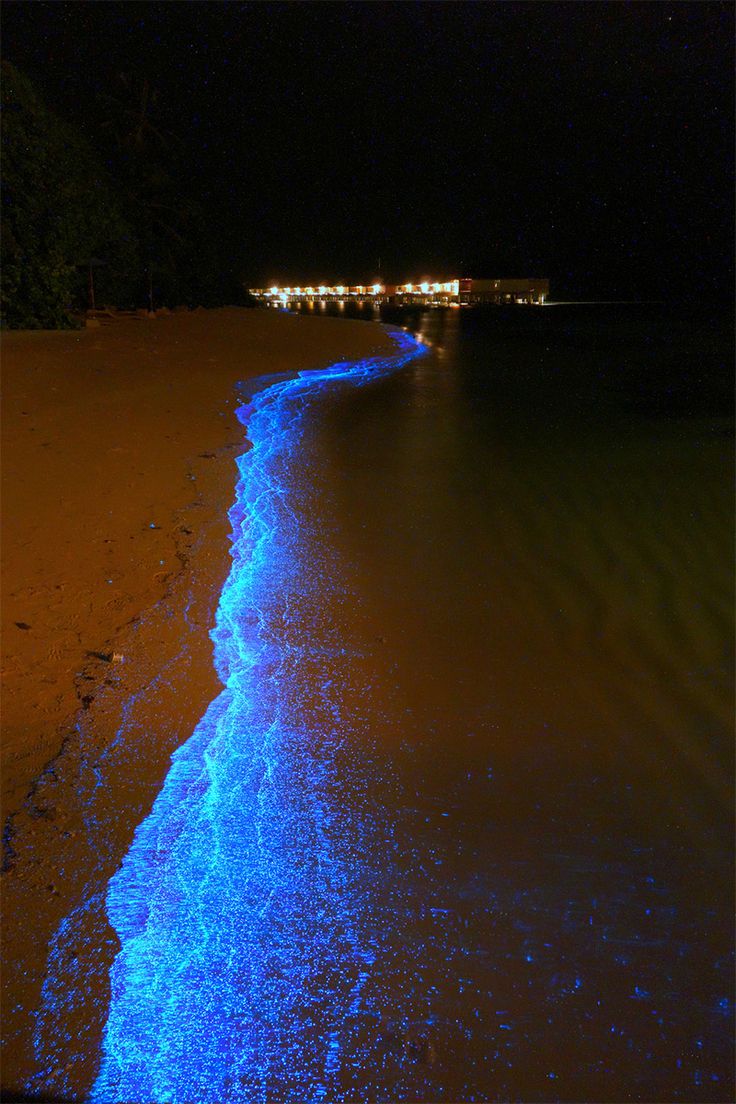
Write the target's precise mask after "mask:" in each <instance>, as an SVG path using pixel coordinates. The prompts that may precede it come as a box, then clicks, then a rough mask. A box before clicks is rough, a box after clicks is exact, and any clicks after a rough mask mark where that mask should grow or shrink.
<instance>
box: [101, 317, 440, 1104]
mask: <svg viewBox="0 0 736 1104" xmlns="http://www.w3.org/2000/svg"><path fill="white" fill-rule="evenodd" d="M393 336H394V339H395V341H396V343H397V350H396V352H395V353H394V354H393V355H391V356H384V357H374V358H372V359H368V360H363V361H358V362H344V363H339V364H334V365H332V366H330V367H329V368H326V369H323V370H317V371H310V372H303V373H301V374H299V375H298V376H296V377H291V378H286V379H284V378H281V379H278V380H277V381H276V382H273V383H271V384H270V386H267V387H265V389H263V390H261V391H259V392H257V393H256V394H255V396H254V397H252V398H251V400H250V402H249V403H248V404H247V405H245V406H243V407H242V408H241V409H240V410H239V411H238V415H239V418H240V420H241V421H242V422H243V423H244V424H245V425H247V436H248V438H249V439H250V442H251V446H252V447H251V448H250V449H249V450H248V451H247V452H245V453H244V454H243V455H242V456H241V457H240V458H239V459H238V467H239V469H240V479H239V482H238V485H237V496H236V502H235V505H234V506H233V508H232V510H231V511H230V520H231V522H232V561H233V562H232V569H231V571H230V574H229V577H228V579H227V581H226V583H225V585H224V588H223V591H222V596H221V599H220V604H219V609H218V612H217V623H216V627H215V629H214V630H213V632H212V639H213V641H214V645H215V664H216V668H217V672H218V675H219V677H220V679H221V681H222V683H223V686H224V689H223V690H222V692H221V693H220V695H219V696H218V697H217V698H216V700H215V701H213V702H212V704H211V705H210V707H209V709H208V710H207V712H206V714H205V716H204V717H203V718H202V720H201V721H200V722H199V724H198V725H197V728H196V730H195V731H194V733H193V735H192V736H191V738H190V739H189V740H187V742H186V743H185V744H183V745H182V746H181V747H180V748H179V749H178V750H177V751H176V753H175V754H174V756H173V757H172V764H171V768H170V770H169V773H168V776H167V778H166V780H165V783H164V785H163V788H162V790H161V793H160V794H159V796H158V798H157V800H156V802H155V804H154V806H153V809H152V811H151V813H150V815H149V816H148V818H147V819H146V820H145V821H144V822H143V823H142V824H141V825H140V826H139V828H138V830H137V832H136V835H135V839H134V842H133V844H132V846H131V848H130V851H129V852H128V855H127V856H126V858H125V860H124V862H123V864H122V866H121V868H120V869H119V871H118V872H117V873H116V875H115V876H114V877H113V878H112V880H111V881H110V883H109V887H108V894H107V910H108V915H109V917H110V921H111V923H112V925H113V926H114V928H115V930H116V932H117V934H118V936H119V939H120V943H121V950H120V952H119V954H118V956H117V958H116V960H115V962H114V964H113V967H112V970H111V998H110V1007H109V1015H108V1020H107V1025H106V1028H105V1033H104V1040H103V1048H102V1050H103V1053H102V1061H101V1067H100V1071H99V1074H98V1077H97V1080H96V1083H95V1086H94V1089H93V1093H92V1100H93V1102H94V1104H112V1102H115V1101H137V1102H139V1104H146V1102H149V1101H150V1102H153V1101H155V1102H157V1104H158V1102H163V1101H169V1102H180V1104H181V1102H184V1101H195V1100H196V1101H198V1102H199V1104H206V1102H214V1101H218V1102H222V1104H225V1102H228V1101H268V1100H284V1101H285V1100H298V1101H312V1100H321V1099H323V1098H325V1097H326V1096H330V1097H331V1098H332V1099H335V1098H338V1097H339V1095H340V1092H339V1089H338V1081H339V1073H340V1065H341V1062H342V1060H343V1053H342V1052H343V1047H342V1041H341V1040H342V1038H343V1035H344V1025H345V1023H346V1020H349V1018H350V1017H351V1016H354V1015H355V1014H356V1012H357V1011H358V1010H359V1004H360V994H361V987H362V986H363V984H364V982H365V980H366V978H367V976H368V974H369V971H370V969H371V963H372V961H373V957H374V953H375V952H374V950H373V949H372V947H371V944H370V939H369V938H366V937H365V935H361V931H362V930H365V929H364V927H363V928H362V925H361V893H362V892H363V890H362V889H361V866H360V862H361V860H360V838H361V834H360V823H359V822H358V821H359V814H358V813H356V812H355V811H354V809H353V811H352V812H349V811H348V809H347V808H346V803H345V802H344V801H341V800H338V796H337V789H336V779H335V771H334V766H333V757H334V752H335V749H336V748H337V747H338V746H339V744H340V742H341V740H344V738H345V733H346V728H345V722H344V720H343V719H342V718H341V717H340V710H339V707H338V706H337V705H336V704H335V702H334V700H333V698H334V694H335V679H334V673H333V670H332V667H333V666H334V664H333V663H332V660H331V656H334V654H336V652H335V649H337V652H339V643H340V642H339V641H333V642H332V645H333V646H331V647H330V648H325V646H324V645H325V640H326V639H327V637H326V635H325V633H326V632H327V635H329V631H328V630H325V629H324V626H323V627H322V628H321V629H320V632H319V633H317V634H312V633H310V618H311V619H314V618H315V617H316V616H317V614H316V613H315V611H316V610H318V609H319V608H320V591H321V590H323V589H324V588H329V586H330V579H329V570H328V569H327V568H326V565H325V563H324V562H320V563H315V562H313V559H312V558H311V557H313V552H314V544H313V542H312V541H310V540H309V539H307V537H308V532H307V531H308V529H309V526H310V525H311V524H312V521H310V518H309V516H308V514H305V513H304V511H303V508H302V506H301V498H300V495H301V492H302V490H303V487H304V480H305V472H304V471H303V470H302V469H300V442H302V441H303V437H304V433H305V431H306V428H307V426H308V424H309V422H310V418H309V411H310V406H311V404H312V403H314V402H317V401H319V399H320V396H322V395H323V394H324V393H330V392H331V391H333V390H334V388H335V385H336V384H340V385H342V386H357V385H360V384H363V383H365V382H368V381H371V380H374V379H376V378H377V377H379V376H382V375H385V374H388V373H390V372H393V371H395V370H396V369H398V368H400V367H401V366H402V365H404V364H405V363H407V362H408V361H409V360H410V359H411V358H412V357H414V356H416V355H417V354H418V352H420V351H421V346H419V345H418V344H417V343H416V342H415V341H414V339H413V338H411V337H409V336H408V335H406V334H403V333H400V332H396V333H395V334H394V335H393ZM302 468H303V465H302ZM315 639H316V640H318V641H319V647H317V648H315V646H314V645H313V641H314V640H315ZM320 648H321V649H322V652H321V653H320ZM338 680H339V677H338ZM307 685H308V687H309V700H308V701H306V702H305V700H304V695H305V689H304V688H305V686H307ZM152 738H155V734H152ZM359 804H360V802H359V801H358V803H357V805H358V807H359ZM344 1072H345V1071H343V1073H344Z"/></svg>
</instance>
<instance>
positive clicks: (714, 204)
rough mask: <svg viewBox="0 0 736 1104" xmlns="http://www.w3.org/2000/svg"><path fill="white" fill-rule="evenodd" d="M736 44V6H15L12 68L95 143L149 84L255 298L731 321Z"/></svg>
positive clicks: (10, 20) (10, 15) (8, 22)
mask: <svg viewBox="0 0 736 1104" xmlns="http://www.w3.org/2000/svg"><path fill="white" fill-rule="evenodd" d="M733 22H734V21H733V8H732V5H731V4H721V3H693V4H691V3H675V4H669V3H646V4H638V3H620V2H616V3H610V4H609V3H572V2H570V3H559V4H558V3H539V4H537V3H523V4H517V3H498V4H496V3H489V4H481V3H479V4H465V3H452V4H445V3H392V4H385V3H364V4H353V3H304V4H302V3H294V4H282V3H260V4H242V3H227V2H224V3H198V2H195V3H178V2H173V3H164V4H162V3H136V2H129V3H123V4H120V3H81V2H80V3H71V4H69V3H41V2H38V3H31V2H24V3H16V2H14V0H5V3H4V4H3V37H4V46H3V53H4V57H5V58H6V59H7V60H9V61H11V62H13V63H15V64H16V65H18V66H19V67H20V68H21V69H23V70H24V71H25V72H27V73H28V74H29V75H30V76H31V77H32V78H34V79H35V80H36V81H37V83H38V84H39V85H40V86H41V88H42V89H43V91H44V94H45V96H46V99H47V101H48V103H49V104H50V106H51V107H52V108H54V109H55V110H56V111H57V112H58V113H60V114H62V115H64V116H65V117H66V118H68V119H70V120H71V121H73V122H76V123H77V124H79V125H81V126H82V127H83V128H84V129H85V131H86V133H87V134H88V135H89V136H90V137H91V138H92V139H93V141H94V140H95V134H96V132H97V131H99V127H100V125H101V122H102V120H103V119H104V112H103V108H102V106H101V99H100V94H102V95H104V93H105V92H106V91H107V90H109V89H110V88H111V87H112V85H113V81H114V79H115V74H116V73H118V72H121V71H123V72H126V73H130V74H132V75H133V76H135V77H137V78H143V77H147V78H148V79H149V80H150V82H151V84H152V85H153V86H154V87H155V88H156V89H157V90H158V93H159V100H160V111H161V121H162V123H164V124H165V125H166V126H168V127H170V128H171V129H172V130H174V131H175V132H176V133H177V134H178V135H179V136H180V138H181V140H182V149H183V158H182V161H183V164H184V165H185V166H186V176H187V179H188V182H189V184H190V186H191V188H192V190H193V191H194V193H195V194H196V195H197V196H198V198H199V199H200V200H201V201H202V202H203V203H204V204H205V205H206V206H208V207H211V208H213V209H216V210H217V211H218V212H219V218H220V219H221V220H222V225H223V228H224V229H225V230H226V231H227V234H228V236H229V237H230V238H231V240H232V243H233V257H234V261H236V262H237V263H238V264H240V265H241V267H242V270H243V273H244V275H245V276H246V277H247V279H248V280H251V281H253V282H256V283H261V282H265V283H271V282H282V283H307V282H317V281H322V280H325V281H330V282H334V281H336V280H345V281H347V282H362V281H372V280H373V279H374V278H376V277H378V276H381V277H382V278H383V279H385V280H389V281H390V280H409V279H420V278H422V277H425V276H429V277H432V276H436V277H440V276H443V277H450V276H456V275H459V276H462V275H470V276H517V275H520V276H536V275H539V276H549V277H550V278H551V280H552V293H553V297H565V296H568V295H569V296H582V297H588V296H593V297H594V296H609V295H610V296H613V297H616V298H628V297H645V298H657V297H674V298H689V297H693V298H698V297H700V296H707V297H712V296H715V297H717V298H727V297H728V296H729V294H730V287H731V283H732V274H733V263H732V257H733V204H732V195H733V164H732V148H733V108H732V104H733V78H732V73H733V45H732V44H733V32H734V27H733ZM379 259H380V264H381V268H380V271H379V267H378V266H379Z"/></svg>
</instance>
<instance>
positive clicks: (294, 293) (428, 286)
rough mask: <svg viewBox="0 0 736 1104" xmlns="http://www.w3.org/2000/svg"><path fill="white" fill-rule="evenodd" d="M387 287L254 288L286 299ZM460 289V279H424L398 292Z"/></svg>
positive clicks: (375, 291)
mask: <svg viewBox="0 0 736 1104" xmlns="http://www.w3.org/2000/svg"><path fill="white" fill-rule="evenodd" d="M385 290H386V289H385V287H384V286H383V285H382V284H369V285H363V284H358V285H356V286H354V287H346V286H345V285H344V284H338V285H337V286H335V287H327V286H326V285H325V284H320V285H319V287H303V288H302V287H294V288H292V287H285V288H280V287H278V286H274V287H271V288H269V289H268V290H267V291H260V290H255V289H253V294H254V295H263V296H266V297H270V298H273V299H281V300H286V299H290V298H297V297H298V298H301V297H302V296H306V297H310V296H326V295H337V296H343V295H381V294H382V293H383V292H385ZM459 290H460V284H459V281H458V280H448V281H446V282H445V283H430V282H429V281H426V280H425V281H423V282H422V283H420V284H399V285H398V287H397V288H396V293H397V294H399V295H404V294H409V295H410V294H412V293H415V294H421V295H429V294H430V293H443V292H445V293H448V294H450V295H457V294H458V292H459Z"/></svg>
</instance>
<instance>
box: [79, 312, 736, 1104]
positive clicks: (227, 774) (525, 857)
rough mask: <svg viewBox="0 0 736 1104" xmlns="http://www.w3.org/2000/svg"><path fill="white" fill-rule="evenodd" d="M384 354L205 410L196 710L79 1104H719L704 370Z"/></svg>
mask: <svg viewBox="0 0 736 1104" xmlns="http://www.w3.org/2000/svg"><path fill="white" fill-rule="evenodd" d="M386 320H387V321H391V322H392V323H393V324H394V325H398V326H400V327H405V329H401V330H398V331H396V332H397V335H398V336H397V338H396V340H397V352H396V355H395V357H394V358H384V359H377V360H375V361H373V362H369V363H363V364H362V365H358V366H355V365H352V366H351V365H341V366H337V368H335V369H334V370H332V371H331V372H328V373H322V374H318V375H316V376H314V377H312V378H307V377H303V378H302V380H297V381H293V380H292V381H289V380H281V381H272V383H271V386H270V388H269V389H268V390H262V391H260V392H259V393H257V394H256V395H255V396H254V395H252V394H251V395H248V396H246V397H245V398H246V400H247V401H246V402H245V405H244V408H243V411H242V415H241V416H242V420H243V422H244V425H245V427H246V430H245V431H246V433H247V434H248V436H249V437H250V440H251V441H252V442H253V448H252V449H251V450H250V451H249V452H247V453H245V454H244V457H243V458H241V461H240V466H241V481H240V483H239V487H238V499H237V502H236V504H235V506H234V507H233V511H232V514H231V520H232V522H233V534H234V536H233V540H234V543H233V555H234V566H233V572H232V574H231V576H230V579H229V580H228V584H227V585H226V588H225V590H224V592H223V597H222V601H221V605H220V611H219V614H218V626H217V629H216V630H215V633H214V641H215V647H216V657H217V662H218V670H219V671H220V674H221V677H222V678H223V682H224V683H225V686H226V689H225V690H224V691H223V695H221V697H220V698H218V699H217V700H216V701H215V702H214V703H213V705H212V706H211V708H210V710H209V712H208V714H207V716H206V717H205V718H203V721H202V722H201V724H200V726H199V727H198V729H197V731H196V732H195V734H194V735H193V737H192V739H191V740H190V741H188V742H187V743H186V744H184V745H183V747H182V748H181V749H180V751H179V752H177V754H176V756H175V757H174V762H173V765H172V771H171V773H170V775H169V778H168V779H167V782H166V784H165V786H164V789H163V790H162V793H161V795H160V796H159V799H158V800H157V802H156V804H155V805H154V808H153V811H152V813H151V815H150V817H149V818H148V819H147V821H146V822H144V824H143V825H141V827H140V829H139V831H138V833H137V836H136V841H135V843H134V845H133V848H132V849H131V852H130V853H129V855H128V857H127V858H126V860H125V862H124V863H123V866H122V868H121V870H120V871H119V872H118V874H117V875H116V876H115V878H114V879H113V881H112V882H111V883H110V887H109V889H108V900H107V908H108V914H109V915H110V918H111V921H112V923H113V925H114V926H115V928H116V930H117V933H118V936H119V938H120V939H121V944H122V950H121V953H120V955H119V956H118V959H117V960H116V963H115V966H114V968H113V974H112V998H111V1004H110V1009H109V1017H108V1026H107V1029H106V1034H105V1040H104V1045H103V1055H102V1062H101V1067H100V1074H99V1076H98V1080H97V1084H96V1086H95V1090H94V1094H93V1099H94V1100H95V1101H96V1102H98V1104H112V1102H113V1101H116V1100H138V1101H149V1100H150V1101H164V1100H166V1101H177V1102H184V1101H189V1100H195V1099H196V1100H198V1101H202V1102H204V1101H212V1102H214V1101H241V1100H242V1101H263V1102H265V1101H275V1102H280V1101H284V1102H286V1101H311V1100H336V1101H337V1100H344V1101H348V1100H376V1101H416V1102H418V1101H448V1102H449V1101H465V1100H468V1101H470V1100H479V1101H496V1100H499V1101H507V1100H522V1101H542V1100H550V1101H551V1100H560V1101H590V1100H596V1101H620V1100H624V1099H626V1100H640V1101H654V1100H682V1101H722V1100H726V1099H730V1098H731V1096H732V1094H733V1081H732V1070H733V1054H732V1049H731V1045H732V1044H731V1041H732V1037H733V987H732V981H733V958H732V951H733V924H732V918H733V852H732V842H731V841H732V782H733V768H732V714H733V683H732V672H733V658H732V643H733V627H732V611H733V593H732V584H731V550H732V538H733V494H732V491H733V487H732V474H733V436H732V434H733V419H732V410H731V400H730V379H729V377H730V365H731V359H730V351H729V343H728V339H727V336H724V330H723V327H722V326H721V324H720V323H719V322H718V320H717V319H716V318H710V319H709V318H704V317H701V316H696V315H691V316H683V315H676V314H674V313H672V312H669V311H666V310H664V309H663V308H655V307H648V308H642V307H640V308H635V307H629V308H624V307H608V308H606V307H603V306H597V307H592V306H591V307H580V306H578V307H573V306H570V307H563V306H560V307H549V308H544V309H530V310H526V309H521V308H519V309H516V310H513V311H511V312H505V311H500V310H496V311H490V312H482V311H458V310H449V309H448V310H442V311H440V310H437V311H432V310H425V311H421V310H414V311H408V312H405V313H403V314H400V315H399V314H396V315H391V316H389V317H387V318H386ZM412 339H414V340H412ZM415 342H417V344H415Z"/></svg>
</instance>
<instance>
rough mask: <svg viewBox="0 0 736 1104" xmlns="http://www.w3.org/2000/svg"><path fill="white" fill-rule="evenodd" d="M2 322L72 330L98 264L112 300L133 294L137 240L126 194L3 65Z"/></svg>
mask: <svg viewBox="0 0 736 1104" xmlns="http://www.w3.org/2000/svg"><path fill="white" fill-rule="evenodd" d="M2 76H3V81H2V142H3V196H2V243H3V266H2V320H3V324H4V325H6V326H9V327H13V328H19V327H24V328H26V327H27V328H64V327H68V326H70V325H72V324H73V323H72V319H71V311H72V310H73V309H74V308H78V307H80V306H82V305H85V298H86V294H87V292H86V288H87V283H88V278H89V276H88V274H89V268H90V262H94V263H95V273H96V280H97V283H98V286H99V287H100V292H101V293H102V295H103V298H105V299H108V298H109V299H112V300H113V301H115V302H120V303H126V302H128V301H131V300H132V298H133V294H134V292H133V274H134V273H135V271H136V269H137V268H138V267H139V260H138V243H137V240H136V235H135V234H134V232H133V229H132V227H131V225H130V223H129V222H128V221H127V219H126V217H125V213H124V202H123V197H122V195H121V193H120V190H119V188H118V187H117V185H116V183H115V181H114V180H113V179H112V177H111V176H110V175H109V173H107V172H106V170H105V169H104V167H103V166H102V164H101V163H100V160H99V158H98V156H97V155H96V153H95V151H94V150H93V149H92V147H91V146H90V145H89V143H88V142H87V141H86V140H85V138H84V137H83V135H82V134H81V133H80V132H79V131H78V130H77V129H76V128H75V127H73V126H71V125H70V124H69V123H66V122H64V121H63V120H62V119H60V118H59V117H58V116H56V115H55V114H54V113H53V112H52V111H50V110H49V109H48V108H47V107H46V105H45V104H44V103H43V101H42V99H41V97H40V95H39V93H38V91H37V90H36V89H35V88H34V86H33V85H32V84H31V82H30V81H29V80H28V78H27V77H25V76H24V75H23V74H22V73H20V72H19V71H18V70H17V69H16V68H15V67H14V66H12V65H10V64H8V63H6V62H4V63H3V66H2Z"/></svg>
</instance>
